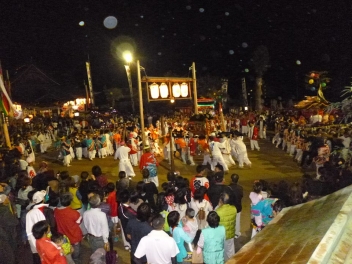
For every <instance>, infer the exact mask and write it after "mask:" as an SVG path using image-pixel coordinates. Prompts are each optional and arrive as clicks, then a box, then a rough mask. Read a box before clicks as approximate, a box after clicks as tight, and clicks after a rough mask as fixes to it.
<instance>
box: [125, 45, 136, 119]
mask: <svg viewBox="0 0 352 264" xmlns="http://www.w3.org/2000/svg"><path fill="white" fill-rule="evenodd" d="M122 57H123V58H124V60H125V61H126V62H127V65H125V69H126V74H127V80H128V86H129V89H130V96H131V104H132V111H133V113H134V112H135V111H134V101H133V89H132V78H131V69H130V63H131V62H132V60H133V56H132V53H131V52H130V51H124V52H123V53H122Z"/></svg>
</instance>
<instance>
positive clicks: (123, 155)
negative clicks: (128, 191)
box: [115, 141, 136, 177]
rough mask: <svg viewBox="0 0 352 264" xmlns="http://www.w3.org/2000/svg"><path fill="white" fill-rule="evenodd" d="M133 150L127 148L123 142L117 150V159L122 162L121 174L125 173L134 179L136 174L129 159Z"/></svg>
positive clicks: (120, 166) (120, 164) (120, 165)
mask: <svg viewBox="0 0 352 264" xmlns="http://www.w3.org/2000/svg"><path fill="white" fill-rule="evenodd" d="M130 152H131V149H130V148H129V147H126V146H125V142H124V141H122V142H121V143H120V147H119V148H118V149H117V150H116V153H115V157H117V158H118V159H119V160H120V163H119V172H120V171H124V172H126V175H127V176H129V177H134V176H136V174H135V173H134V170H133V167H132V164H131V161H130V159H129V157H128V155H129V153H130Z"/></svg>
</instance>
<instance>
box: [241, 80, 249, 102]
mask: <svg viewBox="0 0 352 264" xmlns="http://www.w3.org/2000/svg"><path fill="white" fill-rule="evenodd" d="M242 96H243V100H244V106H248V99H247V87H246V79H245V78H242Z"/></svg>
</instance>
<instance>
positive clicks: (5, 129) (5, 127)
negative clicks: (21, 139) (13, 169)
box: [1, 112, 11, 149]
mask: <svg viewBox="0 0 352 264" xmlns="http://www.w3.org/2000/svg"><path fill="white" fill-rule="evenodd" d="M1 121H2V127H3V130H4V136H5V143H6V146H7V147H8V148H9V149H11V140H10V135H9V129H8V127H7V123H6V119H5V115H4V113H3V112H1Z"/></svg>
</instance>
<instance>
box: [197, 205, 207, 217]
mask: <svg viewBox="0 0 352 264" xmlns="http://www.w3.org/2000/svg"><path fill="white" fill-rule="evenodd" d="M197 217H198V219H199V220H205V211H204V208H203V207H201V208H200V209H199V211H198V214H197Z"/></svg>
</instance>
